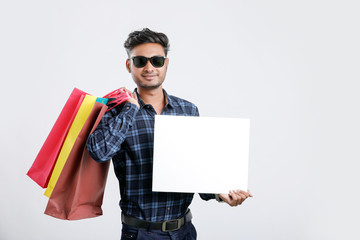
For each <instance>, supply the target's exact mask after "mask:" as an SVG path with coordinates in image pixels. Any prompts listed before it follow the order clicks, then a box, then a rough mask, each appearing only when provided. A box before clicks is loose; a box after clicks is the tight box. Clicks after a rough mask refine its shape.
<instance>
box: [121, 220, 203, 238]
mask: <svg viewBox="0 0 360 240" xmlns="http://www.w3.org/2000/svg"><path fill="white" fill-rule="evenodd" d="M129 239H131V240H135V239H136V240H196V230H195V227H194V225H193V224H192V223H191V221H190V222H188V223H186V224H185V225H184V226H182V227H181V228H180V229H179V230H176V231H172V232H162V231H161V230H150V229H142V228H134V227H131V226H128V225H126V224H123V225H122V233H121V240H129Z"/></svg>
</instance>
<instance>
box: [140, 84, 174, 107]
mask: <svg viewBox="0 0 360 240" xmlns="http://www.w3.org/2000/svg"><path fill="white" fill-rule="evenodd" d="M134 92H135V94H136V95H137V97H138V99H139V101H138V102H139V105H140V107H141V108H143V107H144V106H145V105H146V104H145V103H144V101H143V100H142V99H141V97H140V95H139V93H138V91H137V88H135V90H134ZM163 92H164V95H165V108H167V107H168V106H169V107H171V108H174V103H173V101H172V100H171V98H170V97H169V95H168V94H167V92H166V91H165V89H163Z"/></svg>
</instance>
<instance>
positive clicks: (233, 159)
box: [152, 115, 250, 193]
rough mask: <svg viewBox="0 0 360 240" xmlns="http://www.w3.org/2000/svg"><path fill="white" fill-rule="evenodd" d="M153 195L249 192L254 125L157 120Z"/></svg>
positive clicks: (220, 120) (227, 120)
mask: <svg viewBox="0 0 360 240" xmlns="http://www.w3.org/2000/svg"><path fill="white" fill-rule="evenodd" d="M154 131H155V132H154V155H153V161H154V162H153V185H152V188H153V191H154V192H194V193H195V192H198V193H228V192H229V190H236V189H242V190H245V191H246V190H247V185H248V161H249V139H250V120H249V119H241V118H214V117H189V116H169V115H156V116H155V129H154Z"/></svg>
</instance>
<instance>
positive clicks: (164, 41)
mask: <svg viewBox="0 0 360 240" xmlns="http://www.w3.org/2000/svg"><path fill="white" fill-rule="evenodd" d="M143 43H159V44H160V45H161V46H162V47H163V48H164V52H165V56H167V53H168V51H169V48H170V44H169V39H168V37H167V36H166V35H165V34H164V33H161V32H154V31H151V30H150V29H148V28H143V29H142V30H141V31H134V32H132V33H130V34H129V37H128V39H126V41H125V43H124V47H125V49H126V52H127V54H128V56H130V51H131V50H132V49H133V48H134V47H136V46H138V45H140V44H143Z"/></svg>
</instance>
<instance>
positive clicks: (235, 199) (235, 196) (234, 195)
mask: <svg viewBox="0 0 360 240" xmlns="http://www.w3.org/2000/svg"><path fill="white" fill-rule="evenodd" d="M229 196H230V197H231V200H232V201H231V203H232V205H231V206H237V205H239V202H240V201H241V197H240V196H239V195H238V194H237V193H236V192H234V191H230V193H229Z"/></svg>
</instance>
